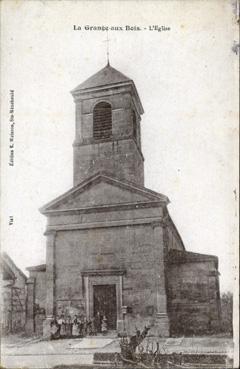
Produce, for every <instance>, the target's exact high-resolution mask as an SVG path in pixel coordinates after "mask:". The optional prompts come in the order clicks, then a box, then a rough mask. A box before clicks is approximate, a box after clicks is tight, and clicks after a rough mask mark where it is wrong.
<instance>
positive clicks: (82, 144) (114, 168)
mask: <svg viewBox="0 0 240 369" xmlns="http://www.w3.org/2000/svg"><path fill="white" fill-rule="evenodd" d="M102 101H105V102H107V103H109V104H110V105H111V107H112V137H111V138H109V139H104V140H97V141H96V140H94V138H93V109H94V106H95V105H96V104H97V103H99V102H102ZM133 110H134V111H135V113H136V117H137V122H136V123H137V130H136V131H137V137H136V138H135V137H134V135H133ZM140 120H141V118H140V114H139V113H138V112H137V109H136V106H135V104H134V100H133V97H132V94H131V87H130V86H126V87H118V88H114V89H111V88H109V89H106V90H105V91H102V90H101V91H95V92H94V93H90V94H88V95H86V96H84V95H83V96H81V100H78V101H76V136H75V141H74V144H73V147H74V185H77V184H79V183H80V182H81V181H83V180H84V179H86V178H88V177H90V176H91V175H93V174H95V173H97V172H99V171H104V172H107V173H109V174H112V175H114V176H115V177H118V178H119V179H126V180H128V181H132V182H135V183H138V184H140V185H143V184H144V167H143V161H144V159H143V155H142V152H141V137H140V135H141V130H140Z"/></svg>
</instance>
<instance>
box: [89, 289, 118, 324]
mask: <svg viewBox="0 0 240 369" xmlns="http://www.w3.org/2000/svg"><path fill="white" fill-rule="evenodd" d="M98 312H99V313H100V315H101V316H102V317H103V316H104V315H105V316H106V318H107V327H108V329H110V330H111V329H113V330H115V329H116V322H117V299H116V285H115V284H107V285H95V286H93V313H94V316H95V317H96V316H97V313H98Z"/></svg>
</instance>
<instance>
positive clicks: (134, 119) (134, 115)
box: [132, 110, 137, 138]
mask: <svg viewBox="0 0 240 369" xmlns="http://www.w3.org/2000/svg"><path fill="white" fill-rule="evenodd" d="M132 117H133V137H134V138H137V119H136V114H135V111H134V110H133V112H132Z"/></svg>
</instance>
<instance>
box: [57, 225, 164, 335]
mask: <svg viewBox="0 0 240 369" xmlns="http://www.w3.org/2000/svg"><path fill="white" fill-rule="evenodd" d="M159 228H160V230H161V227H160V226H159ZM161 234H162V233H161V231H160V233H159V238H158V239H157V240H156V230H155V227H154V226H153V225H152V224H143V225H130V226H121V227H107V228H97V229H82V230H68V231H59V232H57V235H56V238H55V266H56V268H55V298H56V301H55V304H56V313H57V314H61V313H65V312H70V313H71V311H78V312H79V313H83V314H86V315H87V306H86V288H84V283H85V280H84V277H83V273H82V272H84V271H89V270H90V271H91V270H97V271H99V273H100V274H101V271H103V272H104V271H106V270H109V269H110V274H111V273H112V277H111V275H110V276H109V277H108V279H107V280H106V277H104V278H105V279H104V278H103V277H101V275H100V276H99V277H98V284H105V283H107V282H106V281H109V283H110V284H111V281H112V283H113V280H114V278H118V277H116V274H115V272H114V270H119V269H120V270H121V271H123V275H122V276H121V282H120V285H121V286H120V287H119V288H121V291H119V295H121V296H120V299H121V301H120V300H119V301H120V302H119V304H120V305H121V306H118V320H119V321H120V320H122V319H123V316H122V312H121V311H122V310H121V309H122V306H128V307H130V308H131V309H132V312H131V314H130V315H128V317H127V322H128V329H130V330H131V332H134V331H135V327H136V326H139V327H141V328H142V327H143V326H144V325H149V324H154V317H156V314H157V313H158V312H159V311H163V312H164V313H166V306H165V300H166V291H165V282H164V278H159V275H160V274H161V273H162V272H161V271H160V269H161V268H162V269H163V268H164V265H163V252H162V251H161V250H163V238H162V237H161ZM159 273H160V274H159ZM89 278H90V277H89ZM114 283H115V282H114ZM91 293H92V292H91ZM158 293H159V296H160V295H161V298H160V297H159V298H158V297H157V294H158ZM161 299H163V300H161ZM159 301H160V302H159ZM161 301H163V304H162V306H161ZM161 309H162V310H161ZM166 329H167V328H166ZM162 333H163V334H164V332H162Z"/></svg>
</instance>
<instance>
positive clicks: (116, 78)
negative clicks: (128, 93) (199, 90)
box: [72, 63, 132, 92]
mask: <svg viewBox="0 0 240 369" xmlns="http://www.w3.org/2000/svg"><path fill="white" fill-rule="evenodd" d="M124 82H132V80H131V79H130V78H128V77H127V76H125V75H124V74H123V73H121V72H119V71H118V70H117V69H115V68H113V67H111V65H110V64H109V63H108V64H107V65H106V67H104V68H102V69H101V70H99V71H98V72H97V73H95V74H94V75H93V76H91V77H89V78H88V79H86V80H85V81H84V82H83V83H81V84H80V85H78V86H77V87H76V88H74V90H73V91H72V92H75V91H79V90H85V89H88V88H93V87H100V86H105V85H112V84H116V83H124Z"/></svg>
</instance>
